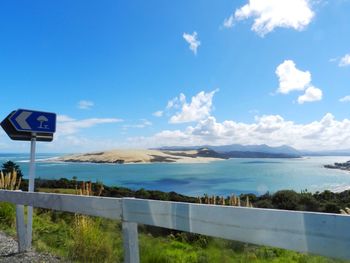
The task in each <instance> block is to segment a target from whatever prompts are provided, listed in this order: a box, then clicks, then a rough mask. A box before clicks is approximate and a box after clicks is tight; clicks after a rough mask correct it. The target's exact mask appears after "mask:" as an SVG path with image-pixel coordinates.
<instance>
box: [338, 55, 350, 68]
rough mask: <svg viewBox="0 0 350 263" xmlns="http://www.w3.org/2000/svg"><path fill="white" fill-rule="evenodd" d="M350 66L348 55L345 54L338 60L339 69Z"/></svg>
mask: <svg viewBox="0 0 350 263" xmlns="http://www.w3.org/2000/svg"><path fill="white" fill-rule="evenodd" d="M346 66H350V54H346V55H345V56H344V57H342V58H341V59H340V62H339V67H346Z"/></svg>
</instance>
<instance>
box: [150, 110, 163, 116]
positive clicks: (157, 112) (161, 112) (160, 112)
mask: <svg viewBox="0 0 350 263" xmlns="http://www.w3.org/2000/svg"><path fill="white" fill-rule="evenodd" d="M163 113H164V112H163V111H161V110H159V111H156V112H153V114H152V115H153V116H155V117H162V116H163Z"/></svg>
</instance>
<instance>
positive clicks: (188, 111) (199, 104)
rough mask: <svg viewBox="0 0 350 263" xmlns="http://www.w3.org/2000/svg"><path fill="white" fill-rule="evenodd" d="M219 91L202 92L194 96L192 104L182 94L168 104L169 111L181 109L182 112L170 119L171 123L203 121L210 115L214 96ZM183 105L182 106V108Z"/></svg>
mask: <svg viewBox="0 0 350 263" xmlns="http://www.w3.org/2000/svg"><path fill="white" fill-rule="evenodd" d="M217 91H218V90H214V91H211V92H208V93H206V92H204V91H201V92H199V93H198V94H197V95H195V96H193V97H192V99H191V102H190V103H187V102H186V96H185V95H184V94H182V93H181V94H180V96H179V97H176V98H174V99H173V100H171V101H169V102H168V105H167V109H171V108H176V109H177V108H179V107H181V111H179V112H177V113H176V114H175V115H173V116H172V117H171V118H170V121H169V122H170V123H185V122H194V121H199V120H202V119H204V118H206V117H208V116H209V115H210V112H211V110H212V106H213V102H212V100H213V96H214V94H215V93H216V92H217ZM180 105H181V106H180Z"/></svg>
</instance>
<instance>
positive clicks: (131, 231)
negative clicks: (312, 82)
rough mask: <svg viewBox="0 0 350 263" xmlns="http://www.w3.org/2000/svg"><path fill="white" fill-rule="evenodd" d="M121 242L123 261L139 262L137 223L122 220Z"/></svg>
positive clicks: (128, 262) (126, 262) (129, 262)
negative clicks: (122, 245)
mask: <svg viewBox="0 0 350 263" xmlns="http://www.w3.org/2000/svg"><path fill="white" fill-rule="evenodd" d="M122 228H123V244H124V262H125V263H139V262H140V256H139V237H138V232H137V223H133V222H127V221H123V222H122Z"/></svg>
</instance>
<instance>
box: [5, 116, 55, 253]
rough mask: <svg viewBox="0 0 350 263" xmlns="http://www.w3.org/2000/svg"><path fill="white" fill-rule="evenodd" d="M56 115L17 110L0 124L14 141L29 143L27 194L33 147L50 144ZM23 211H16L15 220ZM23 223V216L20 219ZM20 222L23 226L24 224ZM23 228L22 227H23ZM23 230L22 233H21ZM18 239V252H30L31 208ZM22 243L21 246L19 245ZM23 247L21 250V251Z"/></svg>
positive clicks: (31, 178)
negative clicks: (42, 143)
mask: <svg viewBox="0 0 350 263" xmlns="http://www.w3.org/2000/svg"><path fill="white" fill-rule="evenodd" d="M56 118H57V116H56V113H52V112H43V111H35V110H25V109H18V110H15V111H12V112H11V113H10V114H9V115H8V116H7V117H6V118H5V119H4V120H3V121H2V122H1V123H0V125H1V127H2V128H3V129H4V130H5V132H6V133H7V135H8V136H9V137H10V138H11V139H12V140H16V141H30V163H29V184H28V192H34V180H35V147H36V142H51V141H52V140H53V134H54V133H55V132H56ZM22 214H23V210H22V211H20V209H18V214H17V218H20V217H21V215H22ZM21 218H22V219H23V221H24V216H22V217H21ZM23 221H22V222H21V224H22V225H24V222H23ZM23 228H24V227H23ZM22 230H23V231H22ZM17 233H18V236H19V237H22V239H20V247H19V250H20V251H24V250H30V249H31V247H32V234H33V207H32V206H28V213H27V225H26V229H21V230H20V231H19V230H18V229H17ZM22 243H24V245H23V246H22V245H21V244H22ZM22 247H23V249H22Z"/></svg>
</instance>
